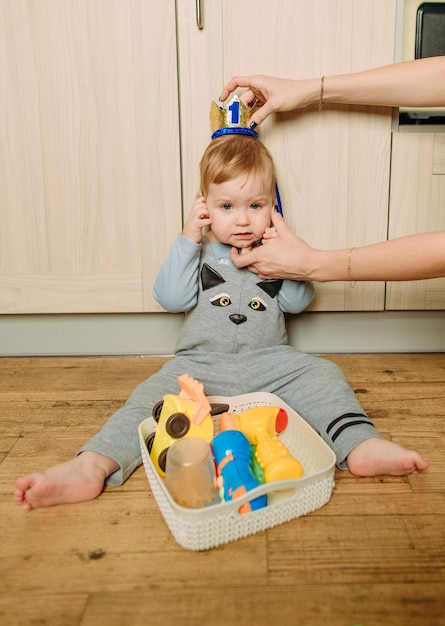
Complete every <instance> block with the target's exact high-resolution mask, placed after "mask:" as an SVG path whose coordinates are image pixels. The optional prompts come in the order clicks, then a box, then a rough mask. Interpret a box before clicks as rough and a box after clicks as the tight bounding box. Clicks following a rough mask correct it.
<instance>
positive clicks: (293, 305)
mask: <svg viewBox="0 0 445 626" xmlns="http://www.w3.org/2000/svg"><path fill="white" fill-rule="evenodd" d="M314 293H315V291H314V286H313V284H312V283H311V282H308V281H297V280H284V281H283V285H282V287H281V289H280V291H279V292H278V304H279V306H280V309H281V310H282V311H283V313H301V312H302V311H304V310H305V309H306V308H307V307H308V306H309V305H310V303H311V302H312V299H313V297H314Z"/></svg>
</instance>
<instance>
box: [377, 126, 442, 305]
mask: <svg viewBox="0 0 445 626" xmlns="http://www.w3.org/2000/svg"><path fill="white" fill-rule="evenodd" d="M444 207H445V132H398V133H394V136H393V146H392V165H391V192H390V215H389V238H390V239H392V238H394V237H400V236H403V235H410V234H414V233H422V232H428V231H439V230H443V231H445V210H444ZM386 308H387V309H400V310H403V309H407V310H416V309H424V310H428V309H430V310H434V309H445V278H435V279H430V280H416V281H407V282H389V283H388V284H387V304H386Z"/></svg>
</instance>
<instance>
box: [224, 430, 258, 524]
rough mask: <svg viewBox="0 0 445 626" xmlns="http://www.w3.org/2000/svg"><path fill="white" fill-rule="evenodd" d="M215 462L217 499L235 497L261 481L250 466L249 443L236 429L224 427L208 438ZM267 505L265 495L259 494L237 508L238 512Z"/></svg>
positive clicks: (250, 448) (247, 511)
mask: <svg viewBox="0 0 445 626" xmlns="http://www.w3.org/2000/svg"><path fill="white" fill-rule="evenodd" d="M212 448H213V456H214V457H215V462H216V473H217V475H218V478H217V482H218V486H219V487H220V488H221V491H220V497H221V500H224V501H227V500H235V499H236V498H239V497H240V496H242V495H244V494H245V493H247V492H248V491H250V490H251V489H254V488H255V487H258V486H259V485H260V484H261V483H260V482H259V481H258V479H257V478H256V477H255V475H254V474H253V471H252V468H251V460H252V446H251V445H250V443H249V440H248V439H247V437H246V436H245V435H244V434H243V433H242V432H241V431H239V430H225V431H223V432H220V433H219V434H218V435H216V436H215V437H214V439H213V441H212ZM265 506H267V496H265V495H263V496H259V497H257V498H254V499H253V500H251V501H250V502H247V503H246V504H243V505H242V506H241V507H240V508H239V512H240V513H249V512H250V511H254V510H257V509H261V508H263V507H265Z"/></svg>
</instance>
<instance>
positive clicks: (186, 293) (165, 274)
mask: <svg viewBox="0 0 445 626" xmlns="http://www.w3.org/2000/svg"><path fill="white" fill-rule="evenodd" d="M201 247H202V246H201V244H200V243H195V242H194V241H190V239H187V238H186V237H184V236H183V235H179V236H178V238H177V239H176V241H174V242H173V244H172V246H171V248H170V253H169V255H168V257H167V258H166V259H165V261H164V262H163V264H162V265H161V269H160V270H159V273H158V275H157V278H156V281H155V284H154V287H153V297H154V298H155V300H156V301H157V302H159V304H160V305H161V306H162V307H163V308H164V309H165V310H166V311H168V312H169V313H182V312H184V311H188V310H189V309H191V308H193V307H194V306H195V304H196V302H197V299H198V288H199V283H198V280H199V259H200V256H201Z"/></svg>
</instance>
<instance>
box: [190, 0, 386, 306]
mask: <svg viewBox="0 0 445 626" xmlns="http://www.w3.org/2000/svg"><path fill="white" fill-rule="evenodd" d="M202 4H203V9H204V10H203V17H204V28H203V29H202V30H198V29H197V28H196V24H195V16H194V10H195V3H194V2H192V1H189V2H181V3H178V27H179V58H180V76H181V128H182V148H183V151H184V153H183V155H185V158H184V157H183V167H184V190H185V194H184V201H185V205H186V206H187V203H188V205H191V202H192V200H193V197H194V195H193V194H194V192H195V191H196V188H197V180H198V178H197V172H198V167H197V166H198V162H199V159H200V158H201V154H202V151H203V150H204V148H205V146H206V145H207V143H208V141H209V137H210V132H209V122H208V115H209V107H210V102H211V100H216V99H217V98H218V96H219V93H220V91H221V87H222V85H223V84H224V82H225V81H227V80H228V79H229V78H230V77H231V76H232V75H234V74H257V73H262V74H271V75H275V76H285V77H295V78H309V77H314V76H321V75H322V74H325V75H326V76H329V75H333V74H339V73H346V72H351V71H358V70H362V69H367V68H370V67H376V66H379V65H385V64H387V63H391V62H392V61H393V52H394V33H395V14H396V0H391V1H388V0H361V1H360V2H354V0H317V1H315V2H307V1H304V0H280V2H272V0H245V1H243V2H239V0H238V1H236V0H224V1H222V0H212V2H208V1H207V2H206V1H205V0H203V2H202ZM259 131H260V137H261V139H262V140H263V141H264V142H265V144H266V145H267V146H268V147H269V149H270V150H271V152H272V154H273V156H274V159H275V162H276V165H277V171H278V184H279V189H280V194H281V198H282V201H283V208H284V214H285V218H286V220H287V222H288V224H289V225H290V226H291V227H292V228H293V229H294V230H295V231H296V232H298V233H299V234H300V235H301V236H302V237H303V238H305V239H307V240H308V241H309V242H310V243H311V244H312V245H314V246H315V247H318V248H346V247H350V246H351V247H352V246H359V245H364V244H368V243H374V242H377V241H381V240H383V239H385V238H386V233H387V219H388V194H389V191H388V189H389V169H390V143H391V141H390V140H391V111H390V109H387V108H382V107H375V108H372V107H359V106H338V105H325V106H324V110H323V111H322V112H319V111H318V107H317V106H313V107H311V108H309V109H306V110H305V111H304V112H293V113H286V114H281V115H279V116H278V115H277V116H273V117H270V118H269V119H268V120H267V121H266V122H265V123H264V124H263V125H262V126H261V127H260V129H259ZM190 180H192V181H193V182H192V183H190V182H189V181H190ZM316 292H317V295H316V299H315V302H314V303H313V305H312V309H314V310H378V309H383V308H384V295H385V285H384V284H383V283H357V284H356V286H355V288H354V289H351V288H350V286H349V284H348V283H343V282H338V283H329V284H319V285H316Z"/></svg>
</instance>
